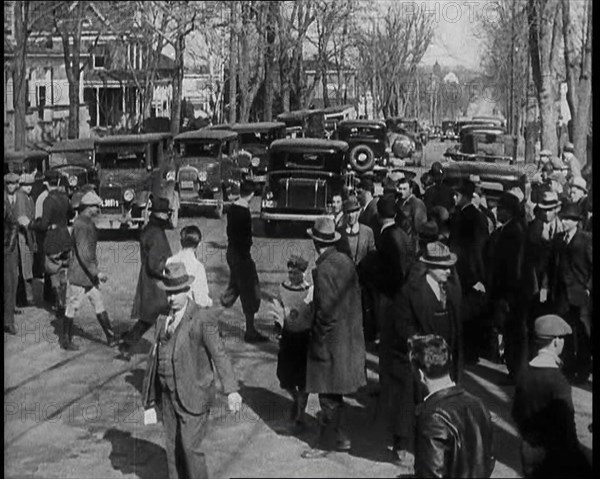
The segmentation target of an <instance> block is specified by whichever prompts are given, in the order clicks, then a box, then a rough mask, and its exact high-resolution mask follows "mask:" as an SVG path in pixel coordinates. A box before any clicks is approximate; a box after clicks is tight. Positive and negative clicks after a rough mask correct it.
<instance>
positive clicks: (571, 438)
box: [512, 314, 592, 478]
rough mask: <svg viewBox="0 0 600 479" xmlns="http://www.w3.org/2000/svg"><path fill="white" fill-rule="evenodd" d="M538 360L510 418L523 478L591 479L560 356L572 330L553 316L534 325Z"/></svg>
mask: <svg viewBox="0 0 600 479" xmlns="http://www.w3.org/2000/svg"><path fill="white" fill-rule="evenodd" d="M534 332H535V346H536V347H535V350H536V356H535V357H534V358H533V359H532V360H531V361H530V362H529V364H528V365H527V366H526V367H525V368H524V369H523V371H522V374H521V375H520V376H519V378H518V381H517V385H516V388H515V396H514V400H513V406H512V417H513V419H514V420H515V423H516V424H517V428H518V429H519V433H520V435H521V438H522V442H521V460H522V466H523V475H524V476H525V477H540V478H542V477H556V478H559V477H591V473H592V469H591V465H590V464H589V463H588V461H587V459H586V458H585V455H584V454H583V452H582V450H581V446H580V444H579V440H578V438H577V431H576V428H575V411H574V408H573V400H572V396H571V386H570V385H569V383H568V382H567V380H566V378H565V376H564V375H563V373H562V372H561V369H560V368H561V364H562V361H561V359H560V355H561V353H562V351H563V348H564V345H565V339H566V338H567V337H569V336H571V334H572V329H571V327H570V326H569V325H568V324H567V323H566V322H565V321H564V320H563V319H562V318H561V317H560V316H557V315H555V314H548V315H545V316H540V317H539V318H537V319H536V320H535V325H534Z"/></svg>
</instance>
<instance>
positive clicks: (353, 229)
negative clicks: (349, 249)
mask: <svg viewBox="0 0 600 479" xmlns="http://www.w3.org/2000/svg"><path fill="white" fill-rule="evenodd" d="M359 228H360V223H358V222H356V223H355V224H354V225H353V226H350V225H348V226H346V232H347V233H350V234H357V233H358V230H359Z"/></svg>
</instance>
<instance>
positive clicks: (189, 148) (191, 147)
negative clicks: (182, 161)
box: [179, 140, 221, 158]
mask: <svg viewBox="0 0 600 479" xmlns="http://www.w3.org/2000/svg"><path fill="white" fill-rule="evenodd" d="M220 149H221V143H220V142H218V141H210V140H209V141H201V140H196V141H193V142H191V141H190V142H185V143H183V142H182V143H181V144H180V149H179V152H180V154H181V156H182V157H183V158H189V157H193V156H209V157H211V158H216V157H218V156H219V152H220Z"/></svg>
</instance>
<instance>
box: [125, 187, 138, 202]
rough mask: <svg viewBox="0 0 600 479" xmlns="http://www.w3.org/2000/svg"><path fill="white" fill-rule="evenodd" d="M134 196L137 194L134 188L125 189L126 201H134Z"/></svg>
mask: <svg viewBox="0 0 600 479" xmlns="http://www.w3.org/2000/svg"><path fill="white" fill-rule="evenodd" d="M134 196H135V193H134V191H133V190H125V193H123V199H124V200H125V201H133V197H134Z"/></svg>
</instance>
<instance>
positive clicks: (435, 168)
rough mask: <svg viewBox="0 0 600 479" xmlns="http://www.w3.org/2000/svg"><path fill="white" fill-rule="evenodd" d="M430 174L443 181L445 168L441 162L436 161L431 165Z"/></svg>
mask: <svg viewBox="0 0 600 479" xmlns="http://www.w3.org/2000/svg"><path fill="white" fill-rule="evenodd" d="M429 173H430V174H431V176H432V177H433V178H434V179H441V178H443V176H444V168H443V167H442V164H441V163H440V162H439V161H434V162H433V163H432V164H431V168H430V169H429Z"/></svg>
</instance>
